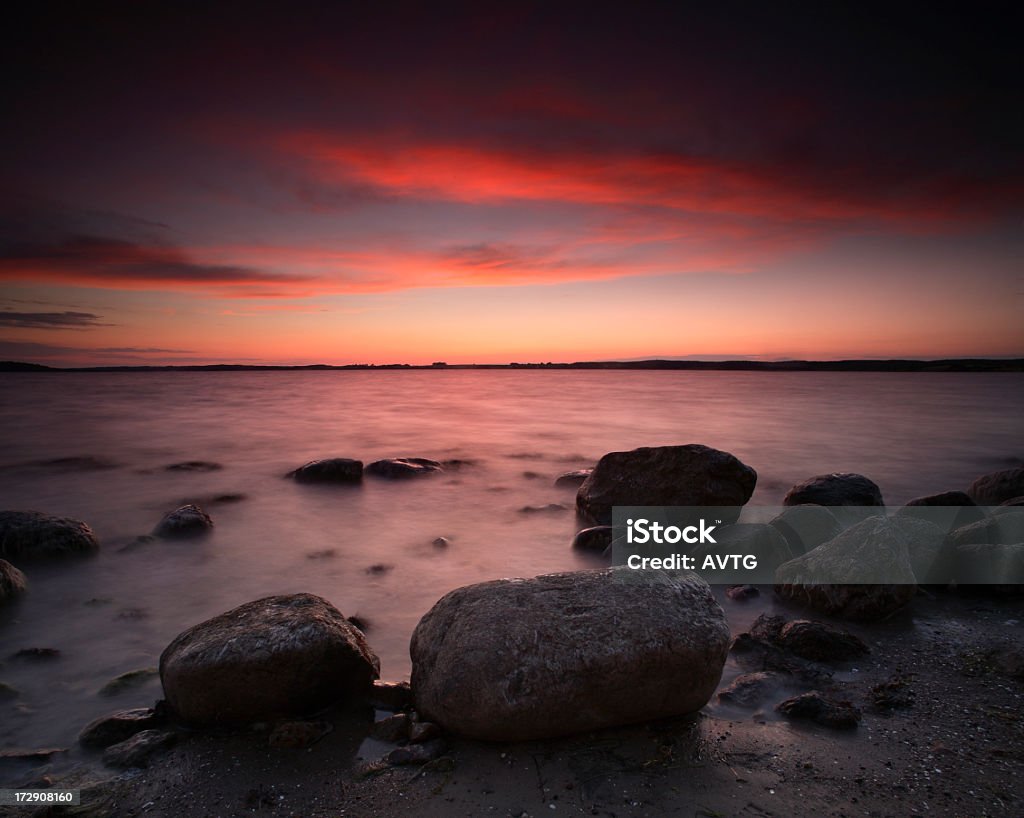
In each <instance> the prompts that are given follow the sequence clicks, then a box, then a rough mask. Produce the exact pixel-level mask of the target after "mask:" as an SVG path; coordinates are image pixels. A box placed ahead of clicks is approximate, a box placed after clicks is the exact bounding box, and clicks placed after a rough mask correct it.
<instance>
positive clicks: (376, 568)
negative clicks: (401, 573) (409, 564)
mask: <svg viewBox="0 0 1024 818" xmlns="http://www.w3.org/2000/svg"><path fill="white" fill-rule="evenodd" d="M394 567H395V566H393V565H390V564H388V563H385V562H378V563H374V564H373V565H371V566H369V567H368V568H367V569H366V573H367V574H370V575H371V576H378V577H379V576H381V575H382V574H386V573H388V571H392V570H394Z"/></svg>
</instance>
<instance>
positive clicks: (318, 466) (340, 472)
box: [285, 457, 363, 483]
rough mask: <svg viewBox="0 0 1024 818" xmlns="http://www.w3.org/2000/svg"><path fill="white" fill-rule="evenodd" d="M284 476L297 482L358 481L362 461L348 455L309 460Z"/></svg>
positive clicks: (361, 476)
mask: <svg viewBox="0 0 1024 818" xmlns="http://www.w3.org/2000/svg"><path fill="white" fill-rule="evenodd" d="M285 477H291V478H292V479H293V480H295V481H296V482H297V483H358V482H360V481H361V480H362V479H363V461H362V460H352V459H351V458H348V457H331V458H327V459H325V460H311V461H310V462H309V463H306V464H305V465H304V466H299V467H298V468H297V469H295V470H294V471H290V472H288V474H286V475H285Z"/></svg>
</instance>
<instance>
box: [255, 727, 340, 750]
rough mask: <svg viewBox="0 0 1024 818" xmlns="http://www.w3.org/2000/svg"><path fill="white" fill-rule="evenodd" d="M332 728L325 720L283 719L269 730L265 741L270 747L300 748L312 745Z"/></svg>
mask: <svg viewBox="0 0 1024 818" xmlns="http://www.w3.org/2000/svg"><path fill="white" fill-rule="evenodd" d="M333 729H334V725H332V724H331V723H330V722H326V721H283V722H280V723H279V724H278V725H277V726H276V727H275V728H274V729H273V730H272V731H271V732H270V736H269V738H268V739H267V743H268V744H269V745H270V746H271V747H278V748H287V749H293V750H302V749H305V748H306V747H312V746H313V745H314V744H316V743H317V742H318V741H320V739H322V738H323V737H324V736H326V735H327V734H328V733H330V732H331V731H332V730H333Z"/></svg>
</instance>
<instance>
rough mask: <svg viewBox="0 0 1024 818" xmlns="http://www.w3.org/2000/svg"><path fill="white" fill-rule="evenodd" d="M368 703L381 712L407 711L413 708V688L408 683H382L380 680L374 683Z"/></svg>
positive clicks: (367, 699)
mask: <svg viewBox="0 0 1024 818" xmlns="http://www.w3.org/2000/svg"><path fill="white" fill-rule="evenodd" d="M366 701H367V703H368V704H370V705H372V706H373V707H376V708H378V709H380V710H390V711H392V712H397V711H399V710H406V709H407V708H409V707H412V688H411V687H410V686H409V683H408V682H382V681H380V680H379V679H378V680H376V681H374V683H373V689H372V690H371V691H370V692H369V694H368V695H367V697H366Z"/></svg>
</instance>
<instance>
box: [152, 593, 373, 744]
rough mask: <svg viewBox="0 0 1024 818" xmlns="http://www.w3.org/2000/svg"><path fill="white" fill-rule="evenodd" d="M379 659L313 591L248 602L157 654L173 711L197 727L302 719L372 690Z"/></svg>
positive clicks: (356, 631) (348, 625) (199, 627)
mask: <svg viewBox="0 0 1024 818" xmlns="http://www.w3.org/2000/svg"><path fill="white" fill-rule="evenodd" d="M379 674H380V661H379V660H378V659H377V656H376V655H375V654H374V653H373V651H372V650H370V646H369V645H368V644H367V642H366V639H365V637H364V636H363V634H362V633H361V632H360V631H359V630H358V629H356V628H354V627H353V626H352V625H351V624H349V622H348V621H347V620H346V619H345V617H344V616H342V615H341V613H340V612H339V611H338V609H337V608H335V607H334V606H333V605H331V604H330V603H329V602H328V601H327V600H325V599H322V598H321V597H318V596H314V595H313V594H291V595H287V596H272V597H267V598H265V599H258V600H256V601H255V602H248V603H246V604H245V605H241V606H240V607H238V608H235V609H234V610H231V611H228V612H227V613H224V614H221V615H220V616H215V617H214V618H213V619H209V620H207V621H206V622H202V623H200V624H198V625H195V626H194V627H192V628H189V629H188V630H187V631H185V632H184V633H182V634H180V635H179V636H178V637H176V638H175V639H174V641H173V642H171V644H170V645H168V646H167V648H166V649H165V650H164V652H163V654H161V656H160V680H161V681H162V682H163V687H164V696H165V697H166V699H167V703H168V705H169V706H170V708H171V710H172V711H173V712H174V713H175V714H177V716H178V717H179V718H180V719H182V720H183V721H185V722H187V723H189V724H195V725H212V724H239V723H247V722H253V721H265V720H268V719H272V718H276V717H280V716H303V715H307V714H310V713H314V712H316V711H317V710H321V709H322V708H324V707H326V706H328V705H330V704H333V703H334V702H337V701H339V700H340V699H344V698H346V697H351V696H363V695H366V694H368V693H369V692H370V689H371V685H372V683H373V680H374V679H376V678H377V677H378V676H379Z"/></svg>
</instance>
